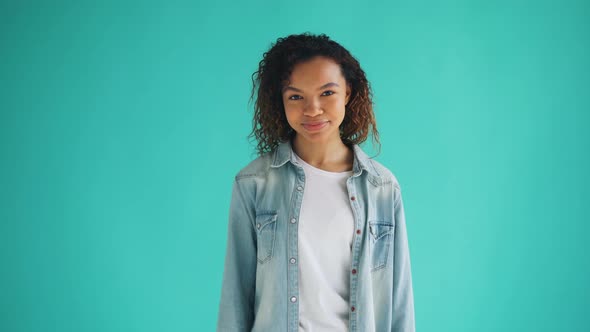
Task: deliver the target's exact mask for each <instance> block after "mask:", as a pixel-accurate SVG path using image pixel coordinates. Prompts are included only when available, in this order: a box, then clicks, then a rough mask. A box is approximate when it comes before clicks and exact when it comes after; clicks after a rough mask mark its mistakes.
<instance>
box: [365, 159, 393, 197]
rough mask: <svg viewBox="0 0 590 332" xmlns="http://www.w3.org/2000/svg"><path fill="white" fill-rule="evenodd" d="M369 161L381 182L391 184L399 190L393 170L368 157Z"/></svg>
mask: <svg viewBox="0 0 590 332" xmlns="http://www.w3.org/2000/svg"><path fill="white" fill-rule="evenodd" d="M369 163H371V165H372V166H373V169H374V170H375V173H377V175H378V177H379V178H380V180H381V182H382V184H391V185H392V186H393V187H394V188H396V189H398V190H400V184H399V181H398V180H397V177H396V176H395V174H394V173H393V171H391V170H390V169H389V168H388V167H386V166H385V165H383V164H382V163H380V162H379V161H377V160H375V159H369Z"/></svg>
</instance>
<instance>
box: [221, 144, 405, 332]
mask: <svg viewBox="0 0 590 332" xmlns="http://www.w3.org/2000/svg"><path fill="white" fill-rule="evenodd" d="M353 151H354V162H353V174H352V176H351V177H350V178H348V179H347V181H346V186H347V189H348V195H349V202H350V204H351V207H352V211H353V215H354V220H355V233H354V237H353V244H352V251H351V259H352V261H351V266H350V271H351V272H350V273H351V274H350V298H349V306H350V308H349V331H351V332H356V331H359V332H365V331H366V332H370V331H376V332H382V331H396V332H402V331H403V332H410V331H415V322H414V297H413V290H412V276H411V267H410V252H409V247H408V238H407V232H406V221H405V217H404V208H403V202H402V196H401V189H400V186H399V183H398V181H397V179H396V177H395V176H394V175H393V173H392V172H391V171H390V170H388V169H387V168H386V167H384V166H383V165H382V164H380V163H379V162H377V161H376V160H373V159H370V158H369V157H368V156H367V155H366V154H365V153H364V152H363V150H362V149H361V148H360V147H359V146H358V145H354V146H353ZM304 188H305V174H304V171H303V168H302V167H301V165H300V164H298V163H297V162H296V159H295V157H294V153H293V150H292V147H291V143H290V142H288V141H287V142H283V143H281V144H279V146H278V147H277V148H276V149H275V150H274V151H273V152H269V153H266V154H264V155H262V156H260V157H258V158H257V159H255V160H253V161H252V162H250V163H249V164H248V165H247V166H246V167H244V168H243V169H242V170H240V171H239V172H238V174H237V175H236V177H235V181H234V184H233V189H232V198H231V203H230V210H229V222H228V230H227V247H226V256H225V267H224V274H223V283H222V290H221V301H220V305H219V315H218V321H217V331H232V332H233V331H254V332H280V331H289V332H298V331H299V330H298V328H299V280H298V278H299V271H298V264H297V262H298V251H297V250H298V249H297V244H298V239H297V235H298V232H297V229H298V221H299V213H300V208H301V202H302V198H303V192H304Z"/></svg>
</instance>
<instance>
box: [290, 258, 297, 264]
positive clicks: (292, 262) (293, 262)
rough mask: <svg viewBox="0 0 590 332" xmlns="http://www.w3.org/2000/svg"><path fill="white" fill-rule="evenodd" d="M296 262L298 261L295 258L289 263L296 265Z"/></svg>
mask: <svg viewBox="0 0 590 332" xmlns="http://www.w3.org/2000/svg"><path fill="white" fill-rule="evenodd" d="M296 261H297V260H296V259H295V258H291V259H290V260H289V262H291V264H295V262H296Z"/></svg>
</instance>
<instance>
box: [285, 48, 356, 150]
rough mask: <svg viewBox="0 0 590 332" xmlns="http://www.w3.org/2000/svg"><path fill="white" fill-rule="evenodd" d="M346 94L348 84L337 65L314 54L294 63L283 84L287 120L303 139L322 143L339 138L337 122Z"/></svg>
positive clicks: (348, 95) (339, 119)
mask: <svg viewBox="0 0 590 332" xmlns="http://www.w3.org/2000/svg"><path fill="white" fill-rule="evenodd" d="M349 97H350V87H349V86H348V85H347V82H346V80H345V79H344V76H342V73H341V70H340V65H338V64H337V63H336V62H335V61H334V60H332V59H331V58H328V57H323V56H316V57H314V58H312V59H310V60H308V61H306V62H303V63H299V64H297V65H295V67H294V68H293V71H292V73H291V76H290V77H289V82H288V85H286V86H285V87H284V88H283V105H284V106H285V115H286V116H287V122H289V125H290V126H291V128H293V130H295V132H296V135H297V136H298V139H302V140H303V141H306V142H309V143H322V144H325V143H328V142H332V141H333V140H340V130H339V126H340V124H341V123H342V120H344V113H345V111H344V109H345V108H344V106H345V105H346V103H348V99H349Z"/></svg>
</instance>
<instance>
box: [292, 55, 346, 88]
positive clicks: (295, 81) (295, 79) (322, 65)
mask: <svg viewBox="0 0 590 332" xmlns="http://www.w3.org/2000/svg"><path fill="white" fill-rule="evenodd" d="M344 81H345V79H344V76H342V70H341V68H340V65H339V64H338V63H336V62H335V61H334V60H332V59H331V58H328V57H323V56H316V57H314V58H311V59H310V60H307V61H305V62H301V63H298V64H296V65H295V66H294V67H293V70H292V72H291V75H290V76H289V85H312V86H315V85H318V86H320V85H323V84H325V83H328V82H337V83H343V82H344Z"/></svg>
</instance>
